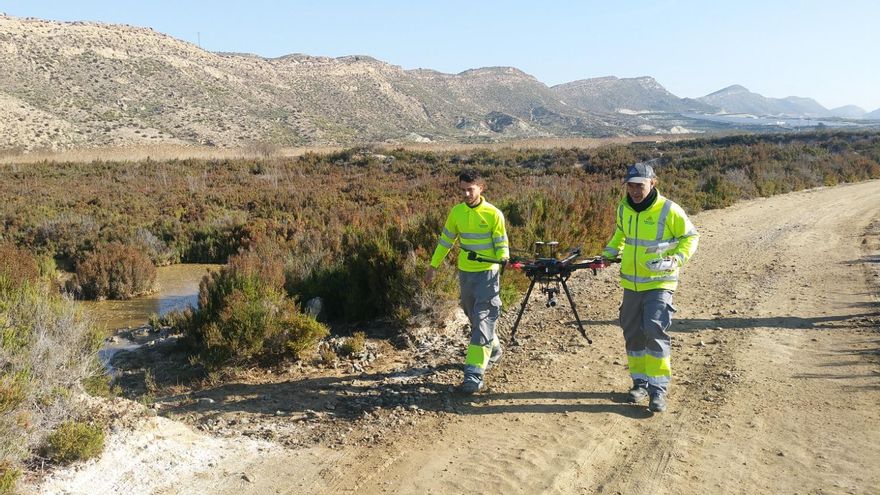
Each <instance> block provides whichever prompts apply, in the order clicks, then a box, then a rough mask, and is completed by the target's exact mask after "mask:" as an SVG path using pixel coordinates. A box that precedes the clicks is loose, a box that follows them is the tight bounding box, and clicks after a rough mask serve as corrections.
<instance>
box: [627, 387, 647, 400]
mask: <svg viewBox="0 0 880 495" xmlns="http://www.w3.org/2000/svg"><path fill="white" fill-rule="evenodd" d="M647 398H648V390H647V389H645V388H644V387H638V386H634V387H633V388H631V389H629V392H628V393H627V394H626V400H627V401H628V402H632V403H633V404H638V403H639V402H642V401H643V400H645V399H647Z"/></svg>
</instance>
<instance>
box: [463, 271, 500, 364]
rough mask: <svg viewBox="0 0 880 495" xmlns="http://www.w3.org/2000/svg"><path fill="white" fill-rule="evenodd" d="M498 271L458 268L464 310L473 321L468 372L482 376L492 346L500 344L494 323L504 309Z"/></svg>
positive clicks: (467, 359)
mask: <svg viewBox="0 0 880 495" xmlns="http://www.w3.org/2000/svg"><path fill="white" fill-rule="evenodd" d="M500 280H501V277H500V275H499V271H498V270H487V271H484V272H465V271H462V270H459V271H458V282H459V285H460V287H461V299H460V303H461V309H463V310H464V314H465V315H467V317H468V321H470V324H471V341H470V345H469V346H468V352H467V358H466V359H465V374H468V373H473V374H479V375H482V374H483V373H484V372H485V370H486V365H487V363H488V360H489V355H490V354H491V352H492V346H493V345H498V344H497V339H496V337H495V322H496V321H497V320H498V313H499V310H500V309H501V297H499V293H500Z"/></svg>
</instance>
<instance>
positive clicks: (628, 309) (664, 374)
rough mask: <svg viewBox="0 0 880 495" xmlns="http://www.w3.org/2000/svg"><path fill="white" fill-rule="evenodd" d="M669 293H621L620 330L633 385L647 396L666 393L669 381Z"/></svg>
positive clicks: (650, 291)
mask: <svg viewBox="0 0 880 495" xmlns="http://www.w3.org/2000/svg"><path fill="white" fill-rule="evenodd" d="M673 312H675V308H674V307H673V306H672V291H668V290H663V289H658V290H648V291H644V292H636V291H632V290H629V289H624V290H623V304H621V305H620V326H621V327H622V328H623V338H624V340H625V341H626V356H627V363H628V364H629V373H630V376H632V380H633V385H634V386H639V387H646V388H647V389H648V391H649V392H652V393H653V392H656V391H662V392H664V393H665V392H666V390H667V388H668V387H669V381H670V379H671V378H672V372H671V368H670V343H671V339H670V337H669V333H667V331H668V330H669V326H670V325H671V324H672V313H673Z"/></svg>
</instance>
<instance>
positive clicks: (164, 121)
mask: <svg viewBox="0 0 880 495" xmlns="http://www.w3.org/2000/svg"><path fill="white" fill-rule="evenodd" d="M0 53H2V54H3V60H4V67H3V70H2V71H0V149H10V148H13V149H14V148H16V147H19V148H26V149H35V148H44V147H51V148H66V147H72V146H84V145H85V146H101V145H120V144H147V143H201V144H209V145H212V144H213V145H217V146H247V145H249V144H251V143H275V144H279V145H287V146H290V145H304V144H350V143H355V142H365V141H386V140H392V141H393V140H403V141H405V140H422V139H426V138H431V139H441V140H442V139H479V140H483V139H494V138H498V137H501V138H504V137H531V136H550V135H569V134H579V135H594V136H604V135H620V134H631V133H632V132H631V131H630V129H634V128H635V127H636V126H637V125H638V123H637V122H628V121H626V120H625V119H621V118H618V117H615V118H613V119H602V118H599V117H597V116H595V115H591V114H589V113H587V112H584V111H582V110H580V109H578V108H573V107H567V106H566V105H564V104H563V103H561V102H560V101H559V98H558V97H557V96H556V95H555V94H554V93H553V91H551V90H550V88H548V87H547V86H546V85H545V84H543V83H541V82H539V81H538V80H536V79H535V78H534V77H532V76H530V75H528V74H525V73H523V72H521V71H519V70H517V69H513V68H486V69H477V70H470V71H466V72H463V73H461V74H455V75H453V74H441V73H438V72H433V71H426V70H412V71H407V70H402V69H401V68H400V67H398V66H394V65H390V64H387V63H384V62H381V61H378V60H375V59H373V58H370V57H363V56H349V57H342V58H324V57H312V56H307V55H289V56H285V57H280V58H276V59H266V58H262V57H258V56H254V55H248V54H230V53H211V52H207V51H204V50H201V49H200V48H198V47H197V46H195V45H193V44H191V43H187V42H184V41H180V40H177V39H174V38H172V37H170V36H166V35H164V34H161V33H158V32H156V31H153V30H151V29H146V28H138V27H132V26H120V25H105V24H99V23H90V22H75V23H60V22H49V21H42V20H37V19H19V18H14V17H8V16H0Z"/></svg>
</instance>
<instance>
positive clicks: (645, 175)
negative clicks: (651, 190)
mask: <svg viewBox="0 0 880 495" xmlns="http://www.w3.org/2000/svg"><path fill="white" fill-rule="evenodd" d="M655 177H657V175H656V174H654V167H652V166H651V165H649V164H648V162H640V163H635V164H633V165H630V166H629V168H627V169H626V178H625V179H624V180H623V181H624V182H650V180H651V179H653V178H655Z"/></svg>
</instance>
